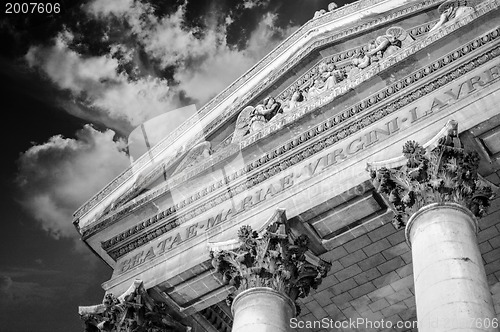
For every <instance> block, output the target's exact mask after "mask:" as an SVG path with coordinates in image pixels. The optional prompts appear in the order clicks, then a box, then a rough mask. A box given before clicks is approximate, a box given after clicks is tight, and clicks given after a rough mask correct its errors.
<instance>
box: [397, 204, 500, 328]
mask: <svg viewBox="0 0 500 332" xmlns="http://www.w3.org/2000/svg"><path fill="white" fill-rule="evenodd" d="M476 231H477V221H476V218H475V217H474V215H473V214H472V213H471V212H470V211H469V210H468V209H467V208H465V207H463V206H461V205H459V204H456V203H433V204H429V205H426V206H424V207H422V208H421V209H419V210H418V211H417V212H416V213H415V214H414V215H413V216H412V217H411V218H410V219H409V221H408V224H407V226H406V238H407V241H408V243H409V244H410V245H411V248H412V258H413V276H414V282H415V298H416V305H417V318H418V330H419V332H429V331H439V332H444V331H452V330H453V331H498V329H497V328H493V327H492V325H494V324H493V323H494V322H495V321H494V318H495V314H494V309H493V301H492V298H491V293H490V290H489V287H488V282H487V280H486V274H485V271H484V266H483V260H482V258H481V253H480V251H479V247H478V244H477V239H476Z"/></svg>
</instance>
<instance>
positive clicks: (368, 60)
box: [348, 27, 414, 77]
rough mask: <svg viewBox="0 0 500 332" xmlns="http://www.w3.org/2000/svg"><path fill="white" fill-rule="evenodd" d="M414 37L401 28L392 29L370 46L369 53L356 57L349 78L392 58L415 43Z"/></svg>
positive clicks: (371, 42) (362, 52)
mask: <svg viewBox="0 0 500 332" xmlns="http://www.w3.org/2000/svg"><path fill="white" fill-rule="evenodd" d="M413 41H414V39H413V37H412V36H411V35H410V34H409V33H408V32H407V31H406V30H405V29H403V28H401V27H390V28H389V29H387V31H386V33H385V35H382V36H378V37H377V38H376V39H375V40H372V41H370V43H369V44H368V51H366V52H365V51H363V49H361V50H360V52H359V53H358V54H356V55H354V57H353V59H352V61H351V63H352V65H353V68H352V69H351V71H350V72H349V75H348V77H352V76H354V75H356V74H358V73H359V71H360V70H363V69H365V68H367V67H369V66H370V65H372V64H374V63H377V62H378V61H380V60H382V59H384V58H387V57H388V56H391V55H392V54H394V53H396V52H398V51H399V50H400V49H402V48H405V47H406V46H408V44H410V43H411V42H413Z"/></svg>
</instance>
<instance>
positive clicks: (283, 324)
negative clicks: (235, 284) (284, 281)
mask: <svg viewBox="0 0 500 332" xmlns="http://www.w3.org/2000/svg"><path fill="white" fill-rule="evenodd" d="M231 310H232V313H233V317H234V318H233V319H234V321H233V328H232V332H287V331H291V328H290V319H292V318H293V317H295V303H294V302H293V301H292V300H291V299H290V298H289V297H288V296H286V295H284V294H281V293H280V292H278V291H275V290H274V289H272V288H268V287H255V288H250V289H247V290H246V291H243V292H241V293H240V294H238V296H236V298H235V299H234V302H233V305H232V308H231Z"/></svg>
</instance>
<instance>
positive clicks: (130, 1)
mask: <svg viewBox="0 0 500 332" xmlns="http://www.w3.org/2000/svg"><path fill="white" fill-rule="evenodd" d="M133 6H134V0H105V1H93V2H91V3H90V4H89V5H87V8H86V9H87V11H88V12H89V13H92V14H94V15H96V16H106V15H110V14H113V15H115V16H120V15H123V14H125V13H127V12H128V11H129V10H130V8H131V7H133Z"/></svg>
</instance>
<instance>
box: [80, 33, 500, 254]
mask: <svg viewBox="0 0 500 332" xmlns="http://www.w3.org/2000/svg"><path fill="white" fill-rule="evenodd" d="M499 36H500V27H499V28H497V29H495V30H493V31H491V32H489V33H487V34H485V35H483V36H481V37H479V38H477V39H475V40H473V41H471V42H469V43H467V44H465V45H463V46H461V47H459V48H457V49H456V50H455V51H453V52H450V53H449V54H448V55H446V56H444V57H442V58H441V59H439V60H437V61H436V62H434V63H432V64H430V65H429V66H427V67H424V68H421V69H419V70H417V71H415V72H413V73H412V74H410V75H408V76H406V77H404V78H402V79H401V80H400V81H398V82H395V83H394V84H392V85H390V86H388V87H386V88H385V89H383V90H381V91H379V92H378V93H375V94H373V95H372V96H370V97H368V98H366V99H364V100H362V101H361V102H359V103H357V104H355V105H353V106H352V107H350V108H349V109H347V110H346V111H344V112H342V113H341V114H338V115H335V116H333V117H332V118H330V119H328V120H326V121H324V122H322V123H320V124H318V125H317V126H316V127H315V128H312V129H311V130H309V131H307V132H304V133H302V134H301V135H299V136H296V137H295V138H293V139H292V140H290V141H288V142H287V143H285V144H283V145H281V146H279V147H277V148H275V149H274V150H272V151H270V152H269V153H267V154H266V155H263V156H262V157H261V158H258V159H256V160H254V162H252V163H250V164H248V165H246V166H245V167H244V168H242V169H240V170H239V171H237V172H234V173H232V174H230V175H228V176H227V177H226V179H223V180H220V181H219V182H217V183H213V184H212V185H210V186H208V187H206V188H204V189H203V190H202V191H200V192H198V193H195V194H194V195H193V196H191V197H190V198H189V199H187V200H185V201H183V202H180V203H178V204H176V205H175V206H171V207H170V208H168V209H166V210H164V211H161V212H160V213H158V214H156V215H154V216H152V217H151V218H148V219H146V220H144V221H143V222H141V223H139V224H137V225H136V226H135V227H132V228H130V229H128V230H126V231H125V232H123V233H121V234H118V235H117V236H115V237H113V238H111V239H108V240H106V241H104V242H102V247H103V248H104V249H105V250H106V251H108V252H111V251H112V252H113V255H112V256H113V258H115V259H116V258H118V257H121V256H123V255H124V254H126V253H128V252H130V251H132V250H134V249H135V248H137V247H140V246H141V245H143V244H144V243H147V242H148V241H150V240H152V239H154V238H156V237H158V236H161V235H162V234H164V233H166V232H168V231H169V230H171V229H172V228H174V227H176V226H178V225H180V224H182V223H184V222H186V221H188V220H190V219H192V218H193V217H196V216H197V215H199V214H201V213H203V212H205V211H207V210H209V209H212V208H214V207H215V206H217V205H219V204H221V203H222V202H224V201H226V200H228V199H230V198H231V197H232V196H234V195H236V194H238V193H240V192H242V191H244V190H247V189H250V188H252V187H254V186H256V185H258V184H259V183H261V182H263V181H265V180H267V179H269V178H271V177H272V176H274V175H276V174H278V173H280V172H282V171H284V170H286V169H288V168H289V167H291V166H293V165H295V164H297V163H299V162H301V161H303V160H304V159H306V158H309V157H311V156H313V155H315V154H317V153H319V152H321V151H323V150H324V149H326V148H328V147H330V146H332V145H333V144H336V143H337V142H340V141H343V140H346V139H347V138H348V137H350V136H352V135H353V134H355V133H356V132H358V131H360V130H362V129H363V128H365V127H367V126H369V125H371V124H372V123H374V122H377V121H379V120H381V119H382V118H385V117H387V116H388V115H390V114H392V113H394V112H395V111H397V110H399V109H400V108H402V107H405V106H407V105H409V104H410V103H413V102H415V101H417V100H419V99H421V98H424V97H425V96H426V95H428V94H429V93H432V92H433V91H434V90H436V89H438V88H440V87H442V86H444V85H446V84H448V83H450V82H452V81H454V80H457V79H459V78H460V77H463V76H464V75H466V74H467V73H468V72H470V71H472V70H474V69H475V68H477V67H479V66H481V65H483V64H485V63H487V62H489V61H491V60H493V59H495V58H497V57H498V56H499V55H500V46H497V47H494V48H492V49H490V50H488V51H486V52H484V53H482V54H480V55H477V56H476V57H474V58H470V59H468V61H467V62H466V63H463V64H461V65H459V66H458V67H456V68H454V69H453V70H450V71H449V72H448V73H445V74H443V75H441V76H439V77H436V78H435V79H434V80H432V81H429V80H428V77H429V76H430V75H433V74H434V73H435V72H436V71H437V70H440V69H441V68H445V67H447V66H450V67H452V66H454V65H455V63H456V62H457V61H459V60H460V59H462V58H463V57H465V56H467V55H469V54H470V53H471V52H472V51H475V50H478V49H481V48H483V47H485V46H487V45H488V44H489V43H490V42H491V41H494V40H497V39H498V37H499ZM420 81H424V82H423V83H425V84H424V85H423V86H421V87H419V88H415V89H414V90H413V92H412V93H406V94H405V95H402V93H400V92H401V91H402V90H404V89H405V88H406V87H409V86H411V85H414V84H417V82H418V83H419V82H420ZM387 99H389V100H387ZM384 103H385V104H384ZM380 104H383V105H380ZM375 106H376V108H375ZM367 109H371V111H370V112H365V111H366V110H367ZM361 112H363V113H365V114H364V115H363V116H361V117H360V115H359V113H361ZM264 165H265V166H267V167H266V168H265V169H263V168H261V166H264ZM247 178H248V179H247ZM229 184H231V187H229V186H228V185H229ZM166 191H167V190H165V191H164V192H166ZM164 192H163V193H164ZM163 193H159V194H163ZM153 194H156V195H155V197H157V196H158V193H153ZM209 195H210V196H212V197H208V196H209ZM149 197H150V199H152V198H153V197H152V196H149ZM193 204H196V205H194V206H193ZM188 206H192V208H191V209H190V210H189V211H187V209H186V207H188ZM136 207H139V205H136ZM116 220H118V218H116V219H114V220H113V219H111V218H110V219H107V220H105V222H107V224H106V223H104V222H103V224H100V227H106V226H108V225H110V224H111V223H114V222H116ZM159 222H162V225H161V226H160V227H156V225H157V224H158V223H159ZM148 228H149V230H147V232H146V233H144V232H143V231H144V230H145V229H148ZM99 229H101V228H99ZM99 229H97V228H96V229H95V230H93V232H92V233H91V232H89V233H87V234H88V235H87V234H85V235H86V236H91V235H92V234H94V233H95V232H97V231H98V230H99ZM139 233H142V234H140V235H139ZM136 234H137V235H136Z"/></svg>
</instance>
